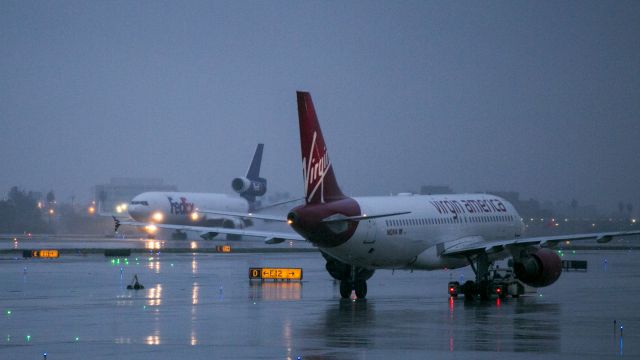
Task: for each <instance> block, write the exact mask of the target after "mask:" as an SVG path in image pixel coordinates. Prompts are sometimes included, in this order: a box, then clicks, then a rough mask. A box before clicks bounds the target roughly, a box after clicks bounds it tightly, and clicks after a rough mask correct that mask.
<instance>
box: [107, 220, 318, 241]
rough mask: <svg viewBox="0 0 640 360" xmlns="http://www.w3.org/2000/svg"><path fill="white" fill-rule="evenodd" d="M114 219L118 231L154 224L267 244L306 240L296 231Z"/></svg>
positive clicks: (159, 226) (163, 227)
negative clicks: (258, 238) (231, 236)
mask: <svg viewBox="0 0 640 360" xmlns="http://www.w3.org/2000/svg"><path fill="white" fill-rule="evenodd" d="M114 221H115V231H118V228H119V227H120V226H122V225H128V226H139V227H145V226H151V225H153V226H156V227H158V228H160V229H171V230H180V231H195V232H199V233H201V234H202V235H204V234H208V233H214V234H232V235H243V236H253V237H260V238H264V242H265V243H267V244H279V243H281V242H283V241H286V240H295V241H306V239H305V238H303V237H302V236H300V235H298V234H296V233H294V232H277V231H262V230H245V229H230V228H221V227H208V226H190V225H172V224H154V223H145V222H138V221H120V220H118V219H116V218H114Z"/></svg>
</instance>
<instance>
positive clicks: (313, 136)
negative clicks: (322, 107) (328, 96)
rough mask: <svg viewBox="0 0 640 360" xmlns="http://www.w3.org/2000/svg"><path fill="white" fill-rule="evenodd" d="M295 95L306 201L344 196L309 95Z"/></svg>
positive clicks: (323, 201) (335, 198)
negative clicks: (296, 97) (296, 98)
mask: <svg viewBox="0 0 640 360" xmlns="http://www.w3.org/2000/svg"><path fill="white" fill-rule="evenodd" d="M297 95H298V119H299V120H300V147H301V150H302V176H303V177H304V192H305V199H306V202H307V204H313V203H325V202H331V201H335V200H339V199H344V198H345V196H344V195H343V194H342V191H340V187H339V186H338V182H337V181H336V176H335V175H334V173H333V167H332V166H331V161H330V160H329V154H328V153H327V147H326V145H325V143H324V138H323V137H322V130H320V124H318V117H317V116H316V111H315V109H314V108H313V101H312V100H311V95H310V94H309V93H307V92H302V91H298V92H297Z"/></svg>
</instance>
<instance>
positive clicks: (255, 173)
mask: <svg viewBox="0 0 640 360" xmlns="http://www.w3.org/2000/svg"><path fill="white" fill-rule="evenodd" d="M263 149H264V144H258V147H257V148H256V152H255V153H253V160H251V164H250V165H249V170H247V179H249V180H258V179H260V164H261V163H262V150H263Z"/></svg>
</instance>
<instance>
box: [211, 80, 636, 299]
mask: <svg viewBox="0 0 640 360" xmlns="http://www.w3.org/2000/svg"><path fill="white" fill-rule="evenodd" d="M297 101H298V118H299V123H300V143H301V150H302V175H303V178H304V191H305V203H304V204H303V205H300V206H297V207H295V208H293V209H292V210H291V211H290V212H289V213H288V215H287V217H286V219H285V218H279V217H274V216H262V215H257V214H238V213H234V212H219V211H210V210H202V212H203V213H215V214H219V215H227V216H241V217H244V218H247V217H248V218H259V219H269V220H281V221H286V222H287V223H288V224H289V225H290V226H291V227H292V228H293V230H295V232H296V233H297V234H289V233H275V232H266V231H259V230H253V231H251V232H245V233H244V234H246V235H250V236H262V237H265V238H266V242H267V243H278V242H282V241H284V240H307V241H310V242H311V243H312V244H313V245H315V246H317V247H318V248H319V250H320V252H321V253H322V255H323V257H324V258H325V259H326V269H327V271H328V272H329V274H330V275H331V276H332V277H334V278H335V279H336V280H339V281H340V294H341V296H342V297H343V298H347V297H350V296H351V294H352V292H354V291H355V294H356V296H357V297H358V298H364V297H365V296H366V295H367V283H366V282H367V280H368V279H369V278H370V277H371V276H372V275H373V274H374V272H375V270H377V269H392V270H393V269H408V270H414V269H415V270H439V269H457V268H462V267H466V266H471V267H472V269H473V271H474V273H475V275H476V279H475V281H468V282H467V283H465V284H464V285H463V286H461V287H460V288H461V290H462V292H463V293H464V295H465V297H470V298H473V297H475V296H480V298H482V299H487V298H488V297H489V296H490V295H491V294H492V293H495V284H496V283H497V282H498V280H496V278H494V277H492V272H491V271H490V265H491V264H492V263H493V262H495V261H497V260H502V259H507V258H509V259H510V261H509V262H510V264H511V266H512V269H511V271H512V277H513V279H514V280H513V281H514V283H513V284H519V286H516V287H515V290H513V289H510V290H509V294H511V295H512V296H519V295H520V294H522V291H523V287H522V285H521V284H527V285H529V286H533V287H544V286H548V285H551V284H553V283H554V282H555V281H556V280H557V279H558V278H559V276H560V274H561V271H562V266H561V260H560V258H559V256H558V255H557V254H556V253H555V252H554V251H552V250H551V249H550V248H552V247H553V246H554V245H556V244H558V243H559V242H562V241H577V240H597V241H598V242H601V243H602V242H608V241H610V240H611V239H612V238H613V237H617V236H629V235H637V234H640V231H627V232H607V233H589V234H574V235H559V236H545V237H526V236H525V235H524V224H523V222H522V219H521V217H520V215H519V214H518V212H517V211H516V209H515V208H514V207H513V205H512V204H510V203H509V202H508V201H506V200H505V199H502V198H500V197H498V196H494V195H489V194H458V195H407V196H376V197H349V196H347V195H345V194H344V193H343V192H342V190H341V189H340V187H339V186H338V181H337V179H336V175H335V172H334V169H333V166H332V164H331V160H330V158H329V154H328V152H327V147H326V144H325V141H324V138H323V136H322V131H321V129H320V125H319V123H318V119H317V116H316V112H315V109H314V106H313V102H312V100H311V95H310V94H309V93H307V92H298V93H297ZM217 231H221V230H220V229H217ZM221 232H222V231H221ZM298 235H299V236H298ZM510 285H512V284H510ZM449 290H450V292H452V291H453V290H454V289H453V288H452V287H451V286H450V288H449ZM504 290H505V291H506V289H504ZM492 291H493V292H492ZM452 295H453V294H452ZM498 295H502V294H498Z"/></svg>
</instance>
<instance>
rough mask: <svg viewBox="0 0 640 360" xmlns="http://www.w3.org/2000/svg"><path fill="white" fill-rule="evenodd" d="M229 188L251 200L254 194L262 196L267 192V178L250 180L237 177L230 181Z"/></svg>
mask: <svg viewBox="0 0 640 360" xmlns="http://www.w3.org/2000/svg"><path fill="white" fill-rule="evenodd" d="M231 188H233V191H235V192H237V193H238V194H240V196H242V197H243V198H245V199H247V200H249V201H251V202H253V201H255V199H256V196H262V195H264V194H265V193H266V192H267V180H266V179H263V178H257V179H254V180H250V179H247V178H245V177H239V178H235V179H233V181H231Z"/></svg>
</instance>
